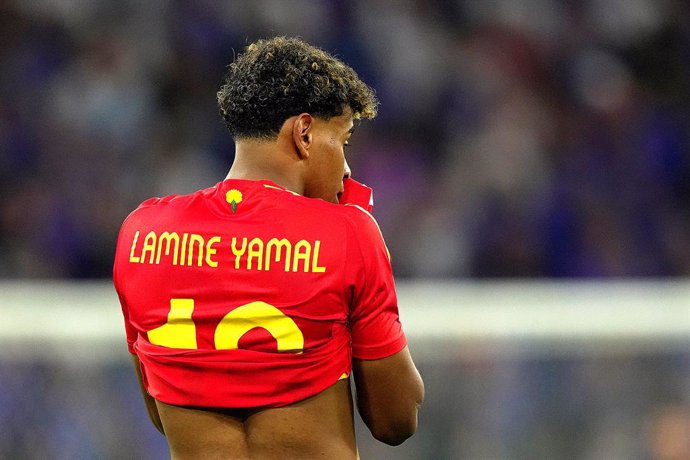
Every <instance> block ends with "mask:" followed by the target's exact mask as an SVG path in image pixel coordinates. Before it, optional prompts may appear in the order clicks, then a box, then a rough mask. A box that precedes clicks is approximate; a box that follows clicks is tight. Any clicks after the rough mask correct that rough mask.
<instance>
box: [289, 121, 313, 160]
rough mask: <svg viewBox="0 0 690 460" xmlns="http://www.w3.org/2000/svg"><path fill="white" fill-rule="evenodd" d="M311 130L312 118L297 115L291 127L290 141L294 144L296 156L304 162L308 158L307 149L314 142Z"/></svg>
mask: <svg viewBox="0 0 690 460" xmlns="http://www.w3.org/2000/svg"><path fill="white" fill-rule="evenodd" d="M313 129H314V117H312V116H311V115H309V114H308V113H301V114H299V115H297V118H296V119H295V122H294V123H293V125H292V140H293V142H294V143H295V147H297V155H299V157H300V159H303V160H306V159H307V158H309V149H310V148H311V146H312V143H313V140H314V135H313V133H312V131H313Z"/></svg>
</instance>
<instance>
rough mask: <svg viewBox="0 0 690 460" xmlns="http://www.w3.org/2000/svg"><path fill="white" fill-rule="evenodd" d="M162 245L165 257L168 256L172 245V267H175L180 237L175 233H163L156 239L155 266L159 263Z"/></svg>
mask: <svg viewBox="0 0 690 460" xmlns="http://www.w3.org/2000/svg"><path fill="white" fill-rule="evenodd" d="M163 244H165V255H166V257H167V256H169V255H170V246H171V245H173V261H172V264H173V265H177V253H178V252H179V251H180V237H179V236H178V235H177V233H175V232H172V233H168V232H163V233H161V236H160V237H159V238H158V249H157V250H156V264H160V263H161V252H162V250H163Z"/></svg>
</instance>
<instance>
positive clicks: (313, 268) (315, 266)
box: [311, 240, 326, 273]
mask: <svg viewBox="0 0 690 460" xmlns="http://www.w3.org/2000/svg"><path fill="white" fill-rule="evenodd" d="M320 249H321V241H319V240H316V241H315V242H314V258H313V259H312V260H311V271H312V272H314V273H323V272H325V271H326V267H321V266H319V250H320Z"/></svg>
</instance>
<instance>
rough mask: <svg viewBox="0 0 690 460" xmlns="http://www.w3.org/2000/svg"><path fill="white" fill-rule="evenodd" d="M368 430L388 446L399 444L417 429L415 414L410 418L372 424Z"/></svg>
mask: <svg viewBox="0 0 690 460" xmlns="http://www.w3.org/2000/svg"><path fill="white" fill-rule="evenodd" d="M369 430H370V431H371V434H372V436H373V437H374V438H375V439H376V440H377V441H380V442H382V443H384V444H388V445H389V446H399V445H400V444H402V443H403V442H405V440H407V438H409V437H411V436H412V435H413V434H415V432H416V431H417V416H416V414H415V416H414V418H413V419H410V420H404V421H398V422H388V423H385V424H384V423H380V424H372V426H370V427H369Z"/></svg>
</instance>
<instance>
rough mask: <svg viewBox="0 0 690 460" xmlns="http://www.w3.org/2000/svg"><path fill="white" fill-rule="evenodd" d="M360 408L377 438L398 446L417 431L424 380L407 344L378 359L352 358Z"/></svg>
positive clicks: (358, 406)
mask: <svg viewBox="0 0 690 460" xmlns="http://www.w3.org/2000/svg"><path fill="white" fill-rule="evenodd" d="M353 373H354V378H355V388H356V390H357V408H358V410H359V414H360V416H361V417H362V420H363V421H364V423H365V424H366V425H367V427H368V428H369V430H370V431H371V434H372V435H373V436H374V438H376V439H377V440H379V441H381V442H384V443H386V444H389V445H391V446H397V445H399V444H401V443H402V442H404V441H405V440H406V439H407V438H409V437H410V436H412V435H413V434H414V433H415V431H417V412H418V410H419V407H420V406H421V404H422V402H423V401H424V382H423V381H422V378H421V376H420V375H419V372H418V371H417V368H416V367H415V365H414V362H413V361H412V356H411V355H410V351H409V349H408V348H407V347H405V348H403V349H402V350H401V351H399V352H398V353H396V354H394V355H392V356H389V357H387V358H383V359H377V360H361V359H354V360H353Z"/></svg>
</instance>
